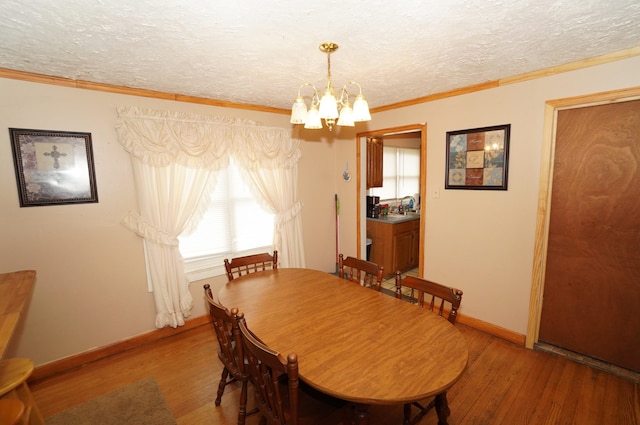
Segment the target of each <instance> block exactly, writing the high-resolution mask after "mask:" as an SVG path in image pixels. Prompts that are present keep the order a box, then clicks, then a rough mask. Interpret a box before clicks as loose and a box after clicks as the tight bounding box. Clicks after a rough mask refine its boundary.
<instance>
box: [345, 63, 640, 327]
mask: <svg viewBox="0 0 640 425" xmlns="http://www.w3.org/2000/svg"><path fill="white" fill-rule="evenodd" d="M639 85H640V57H635V58H631V59H627V60H623V61H618V62H613V63H609V64H605V65H600V66H596V67H591V68H585V69H582V70H578V71H573V72H567V73H563V74H558V75H555V76H550V77H545V78H541V79H536V80H531V81H527V82H522V83H518V84H512V85H505V86H502V87H499V88H495V89H491V90H485V91H480V92H476V93H472V94H467V95H462V96H458V97H453V98H447V99H443V100H438V101H434V102H429V103H424V104H420V105H415V106H411V107H406V108H402V109H397V110H392V111H388V112H382V113H379V114H375V115H374V117H373V121H372V123H373V125H374V126H375V127H374V128H375V129H383V128H390V127H396V126H400V125H406V124H412V123H423V122H426V123H427V196H426V198H427V199H426V200H423V203H422V206H423V208H426V237H425V246H424V250H423V251H424V256H425V277H426V278H429V279H432V280H435V281H437V282H441V283H444V284H447V285H451V286H455V287H458V288H460V289H462V290H463V291H464V297H463V302H462V308H461V313H462V314H465V315H468V316H472V317H474V318H477V319H480V320H483V321H486V322H489V323H492V324H495V325H498V326H501V327H504V328H506V329H510V330H512V331H515V332H518V333H521V334H526V328H527V320H528V309H529V296H530V288H531V279H532V268H533V246H534V237H535V225H536V209H537V202H538V201H537V196H538V187H539V179H540V175H539V170H540V161H541V153H542V152H541V146H542V140H543V114H544V105H545V102H546V101H548V100H553V99H560V98H566V97H572V96H580V95H586V94H592V93H597V92H602V91H609V90H616V89H622V88H629V87H633V86H639ZM370 96H372V95H370ZM500 124H511V143H510V154H509V186H508V190H507V191H478V190H444V175H445V164H446V163H445V161H446V156H445V142H446V132H447V131H452V130H462V129H469V128H477V127H486V126H493V125H500ZM436 192H438V193H439V198H435V193H436ZM353 232H354V234H355V230H354V231H353Z"/></svg>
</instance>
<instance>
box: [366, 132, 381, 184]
mask: <svg viewBox="0 0 640 425" xmlns="http://www.w3.org/2000/svg"><path fill="white" fill-rule="evenodd" d="M382 147H383V143H382V139H381V138H378V137H367V189H370V188H372V187H382Z"/></svg>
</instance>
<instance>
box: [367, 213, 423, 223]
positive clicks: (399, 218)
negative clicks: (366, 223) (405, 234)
mask: <svg viewBox="0 0 640 425" xmlns="http://www.w3.org/2000/svg"><path fill="white" fill-rule="evenodd" d="M367 220H371V221H377V222H378V223H388V224H398V223H404V222H405V221H412V220H420V213H414V212H409V213H407V214H389V215H380V217H379V218H371V217H367Z"/></svg>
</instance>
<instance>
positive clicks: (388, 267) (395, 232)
mask: <svg viewBox="0 0 640 425" xmlns="http://www.w3.org/2000/svg"><path fill="white" fill-rule="evenodd" d="M367 237H368V238H370V239H371V255H370V260H371V261H372V262H374V263H376V264H378V265H380V266H382V267H384V275H385V278H388V277H390V276H393V275H394V273H395V272H396V270H400V271H401V272H404V271H407V270H410V269H412V268H415V267H417V266H418V263H419V256H420V220H409V221H404V222H401V223H393V222H385V221H383V220H380V221H378V220H371V219H369V220H367Z"/></svg>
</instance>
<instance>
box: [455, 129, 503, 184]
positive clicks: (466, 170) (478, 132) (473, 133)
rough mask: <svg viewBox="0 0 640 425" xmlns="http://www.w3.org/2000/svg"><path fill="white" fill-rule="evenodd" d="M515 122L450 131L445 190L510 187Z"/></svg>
mask: <svg viewBox="0 0 640 425" xmlns="http://www.w3.org/2000/svg"><path fill="white" fill-rule="evenodd" d="M510 132H511V124H503V125H496V126H492V127H482V128H472V129H467V130H457V131H448V132H447V166H446V170H445V173H446V174H445V182H444V188H445V189H483V190H507V177H508V168H509V137H510Z"/></svg>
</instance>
